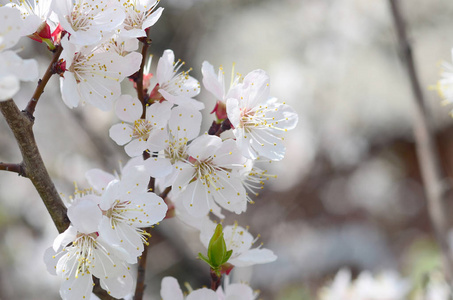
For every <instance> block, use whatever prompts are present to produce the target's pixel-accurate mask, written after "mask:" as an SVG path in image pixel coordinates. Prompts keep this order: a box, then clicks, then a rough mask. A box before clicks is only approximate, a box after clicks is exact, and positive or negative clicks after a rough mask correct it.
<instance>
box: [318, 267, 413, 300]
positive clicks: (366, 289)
mask: <svg viewBox="0 0 453 300" xmlns="http://www.w3.org/2000/svg"><path fill="white" fill-rule="evenodd" d="M409 290H410V285H409V283H408V281H407V280H405V279H402V278H401V277H400V276H399V275H398V274H397V273H395V272H393V271H385V272H382V273H380V274H378V275H377V276H373V275H372V274H371V273H369V272H367V271H365V272H362V273H360V274H359V276H358V277H357V279H356V280H352V278H351V272H350V271H349V270H347V269H342V270H340V271H339V272H338V273H337V275H336V276H335V278H334V280H333V281H332V283H331V284H329V285H327V286H326V287H324V288H322V289H321V290H320V293H319V299H320V300H403V299H405V297H406V295H407V294H408V292H409Z"/></svg>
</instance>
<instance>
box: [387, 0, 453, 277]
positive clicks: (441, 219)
mask: <svg viewBox="0 0 453 300" xmlns="http://www.w3.org/2000/svg"><path fill="white" fill-rule="evenodd" d="M389 2H390V7H391V11H392V15H393V19H394V23H395V28H396V31H397V35H398V42H399V50H400V54H401V59H402V61H403V63H404V65H405V66H406V68H407V73H408V76H409V79H410V83H411V88H412V92H413V94H414V120H413V130H414V135H415V142H416V145H417V156H418V161H419V163H420V168H421V173H422V178H423V183H424V186H425V193H426V198H427V201H428V203H427V204H428V212H429V216H430V219H431V223H432V225H433V227H434V231H435V234H436V237H437V240H438V242H439V244H440V247H441V250H442V255H443V260H444V266H445V272H446V277H447V280H448V281H449V282H451V280H452V279H453V277H452V276H453V258H452V252H451V249H450V246H449V244H448V241H447V236H448V230H449V224H448V219H447V216H446V212H447V210H446V208H445V203H446V201H447V198H446V190H445V188H444V187H443V186H442V180H443V179H444V178H445V175H444V174H443V171H442V169H441V167H440V160H439V156H438V149H437V148H436V146H435V144H434V140H433V137H432V134H431V132H432V130H431V126H430V125H431V124H430V123H429V118H428V112H427V109H426V107H425V100H424V98H423V93H422V89H421V88H420V83H419V80H418V76H417V71H416V68H415V63H414V59H413V57H412V48H411V45H410V43H409V41H408V38H407V34H406V28H405V24H404V20H403V17H402V15H401V12H400V8H399V3H398V0H389Z"/></svg>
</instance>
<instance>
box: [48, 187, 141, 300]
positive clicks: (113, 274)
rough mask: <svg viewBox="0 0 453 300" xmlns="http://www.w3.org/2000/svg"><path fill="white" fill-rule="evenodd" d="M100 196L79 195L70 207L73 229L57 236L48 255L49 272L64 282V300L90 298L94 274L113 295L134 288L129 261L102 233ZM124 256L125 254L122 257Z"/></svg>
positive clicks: (127, 291)
mask: <svg viewBox="0 0 453 300" xmlns="http://www.w3.org/2000/svg"><path fill="white" fill-rule="evenodd" d="M99 204H100V197H99V196H96V195H94V194H92V193H79V194H77V195H76V199H75V200H74V201H73V202H72V204H71V206H70V207H69V208H68V217H69V219H70V221H71V226H70V227H69V228H68V229H67V230H66V231H65V232H63V233H62V234H60V235H59V236H57V238H56V239H55V241H54V244H53V246H52V247H51V248H49V249H47V251H46V253H45V255H44V261H45V262H46V265H47V268H48V270H49V272H50V273H51V274H53V275H58V276H59V277H61V279H62V284H61V287H60V295H61V297H62V298H63V299H85V298H86V299H88V298H89V295H90V293H91V290H92V288H93V279H92V275H94V276H95V277H97V278H99V280H100V282H101V287H102V288H104V289H105V290H106V291H107V292H108V293H109V294H110V295H112V296H113V297H116V298H121V297H124V296H126V295H127V294H129V293H130V292H131V290H132V287H133V279H132V275H131V274H130V273H129V267H127V266H126V265H125V261H124V260H123V259H122V258H120V257H119V256H117V254H120V251H119V250H117V249H113V248H112V246H111V245H109V244H108V243H107V242H106V241H105V240H104V239H103V237H102V236H101V235H100V234H99V232H98V228H99V224H100V222H101V219H102V212H101V210H100V209H99V207H98V205H99ZM122 255H124V253H123V254H122Z"/></svg>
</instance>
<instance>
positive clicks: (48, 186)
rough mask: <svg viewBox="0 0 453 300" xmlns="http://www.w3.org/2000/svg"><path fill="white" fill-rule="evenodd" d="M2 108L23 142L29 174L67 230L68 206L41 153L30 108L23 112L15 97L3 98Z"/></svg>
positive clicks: (55, 219)
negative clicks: (64, 202) (51, 177)
mask: <svg viewBox="0 0 453 300" xmlns="http://www.w3.org/2000/svg"><path fill="white" fill-rule="evenodd" d="M0 112H1V113H2V114H3V116H4V117H5V120H6V122H7V123H8V126H9V127H10V128H11V130H12V132H13V134H14V136H15V138H16V141H17V144H18V145H19V149H20V152H21V154H22V159H23V163H22V166H23V168H24V170H25V174H27V177H28V178H29V179H30V180H31V182H32V183H33V185H34V186H35V188H36V190H37V191H38V193H39V195H40V196H41V199H42V200H43V202H44V204H45V206H46V208H47V210H48V212H49V214H50V216H51V218H52V220H53V222H54V223H55V226H56V227H57V229H58V232H60V233H61V232H63V231H64V230H66V228H68V226H69V219H68V217H67V215H66V207H65V205H64V204H63V201H62V200H61V198H60V195H59V194H58V192H57V190H56V188H55V185H54V184H53V182H52V180H51V179H50V176H49V173H48V172H47V169H46V167H45V165H44V162H43V160H42V158H41V155H40V154H39V150H38V146H37V144H36V141H35V137H34V134H33V130H32V127H33V119H34V118H33V116H31V115H29V114H28V113H27V112H24V111H22V112H21V111H20V110H19V108H18V107H17V105H16V103H14V101H13V100H6V101H0Z"/></svg>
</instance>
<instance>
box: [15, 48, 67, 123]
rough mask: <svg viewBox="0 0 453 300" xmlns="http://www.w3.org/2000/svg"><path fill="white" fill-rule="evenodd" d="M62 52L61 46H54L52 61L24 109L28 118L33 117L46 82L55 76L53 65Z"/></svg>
mask: <svg viewBox="0 0 453 300" xmlns="http://www.w3.org/2000/svg"><path fill="white" fill-rule="evenodd" d="M62 51H63V47H61V45H58V46H56V49H55V52H54V54H53V57H52V60H51V61H50V63H49V66H48V67H47V70H46V72H45V73H44V76H43V77H42V79H40V80H39V81H38V86H37V87H36V90H35V92H34V93H33V96H32V97H31V99H30V101H29V102H28V104H27V107H26V108H25V109H24V111H25V112H26V113H28V114H29V116H30V117H33V114H34V113H35V109H36V104H38V100H39V98H40V97H41V95H42V93H44V88H45V86H46V85H47V82H48V81H49V79H50V77H52V75H53V74H55V64H56V63H57V62H58V60H59V59H60V55H61V52H62Z"/></svg>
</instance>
